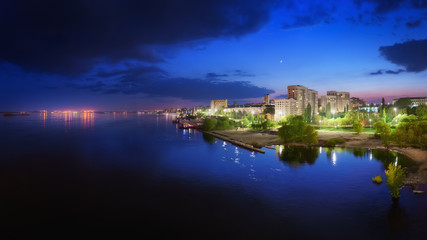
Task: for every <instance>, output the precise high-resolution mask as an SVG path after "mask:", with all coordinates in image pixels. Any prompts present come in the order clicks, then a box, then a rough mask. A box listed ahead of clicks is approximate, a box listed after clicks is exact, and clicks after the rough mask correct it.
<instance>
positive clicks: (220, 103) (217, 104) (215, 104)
mask: <svg viewBox="0 0 427 240" xmlns="http://www.w3.org/2000/svg"><path fill="white" fill-rule="evenodd" d="M227 107H228V102H227V99H224V100H219V99H212V100H211V109H210V110H211V111H213V112H216V111H218V110H221V109H223V108H227Z"/></svg>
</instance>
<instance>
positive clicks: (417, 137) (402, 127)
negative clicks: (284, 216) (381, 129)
mask: <svg viewBox="0 0 427 240" xmlns="http://www.w3.org/2000/svg"><path fill="white" fill-rule="evenodd" d="M393 138H394V141H395V142H396V143H397V144H398V145H399V146H413V147H421V148H427V121H426V120H423V121H411V122H401V123H400V124H399V125H398V126H397V127H396V131H394V134H393Z"/></svg>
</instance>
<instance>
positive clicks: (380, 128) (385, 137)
mask: <svg viewBox="0 0 427 240" xmlns="http://www.w3.org/2000/svg"><path fill="white" fill-rule="evenodd" d="M374 128H375V135H376V136H379V137H380V138H381V141H382V142H383V144H385V145H388V144H389V142H390V132H391V129H390V126H389V125H388V124H387V123H385V122H383V121H378V122H375V123H374Z"/></svg>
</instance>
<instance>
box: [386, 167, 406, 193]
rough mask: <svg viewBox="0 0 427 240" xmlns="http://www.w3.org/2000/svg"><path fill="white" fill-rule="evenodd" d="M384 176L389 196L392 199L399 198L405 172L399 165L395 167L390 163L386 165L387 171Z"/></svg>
mask: <svg viewBox="0 0 427 240" xmlns="http://www.w3.org/2000/svg"><path fill="white" fill-rule="evenodd" d="M385 174H386V176H387V187H388V188H389V189H390V194H391V196H392V197H393V198H399V197H400V191H399V189H400V186H402V184H403V180H404V179H405V171H404V170H403V169H402V167H401V166H400V165H397V166H395V164H393V163H390V164H389V165H388V170H385Z"/></svg>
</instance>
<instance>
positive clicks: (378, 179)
mask: <svg viewBox="0 0 427 240" xmlns="http://www.w3.org/2000/svg"><path fill="white" fill-rule="evenodd" d="M372 181H373V182H374V183H375V184H381V183H382V182H383V179H382V177H381V176H380V175H378V176H376V177H373V178H372Z"/></svg>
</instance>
